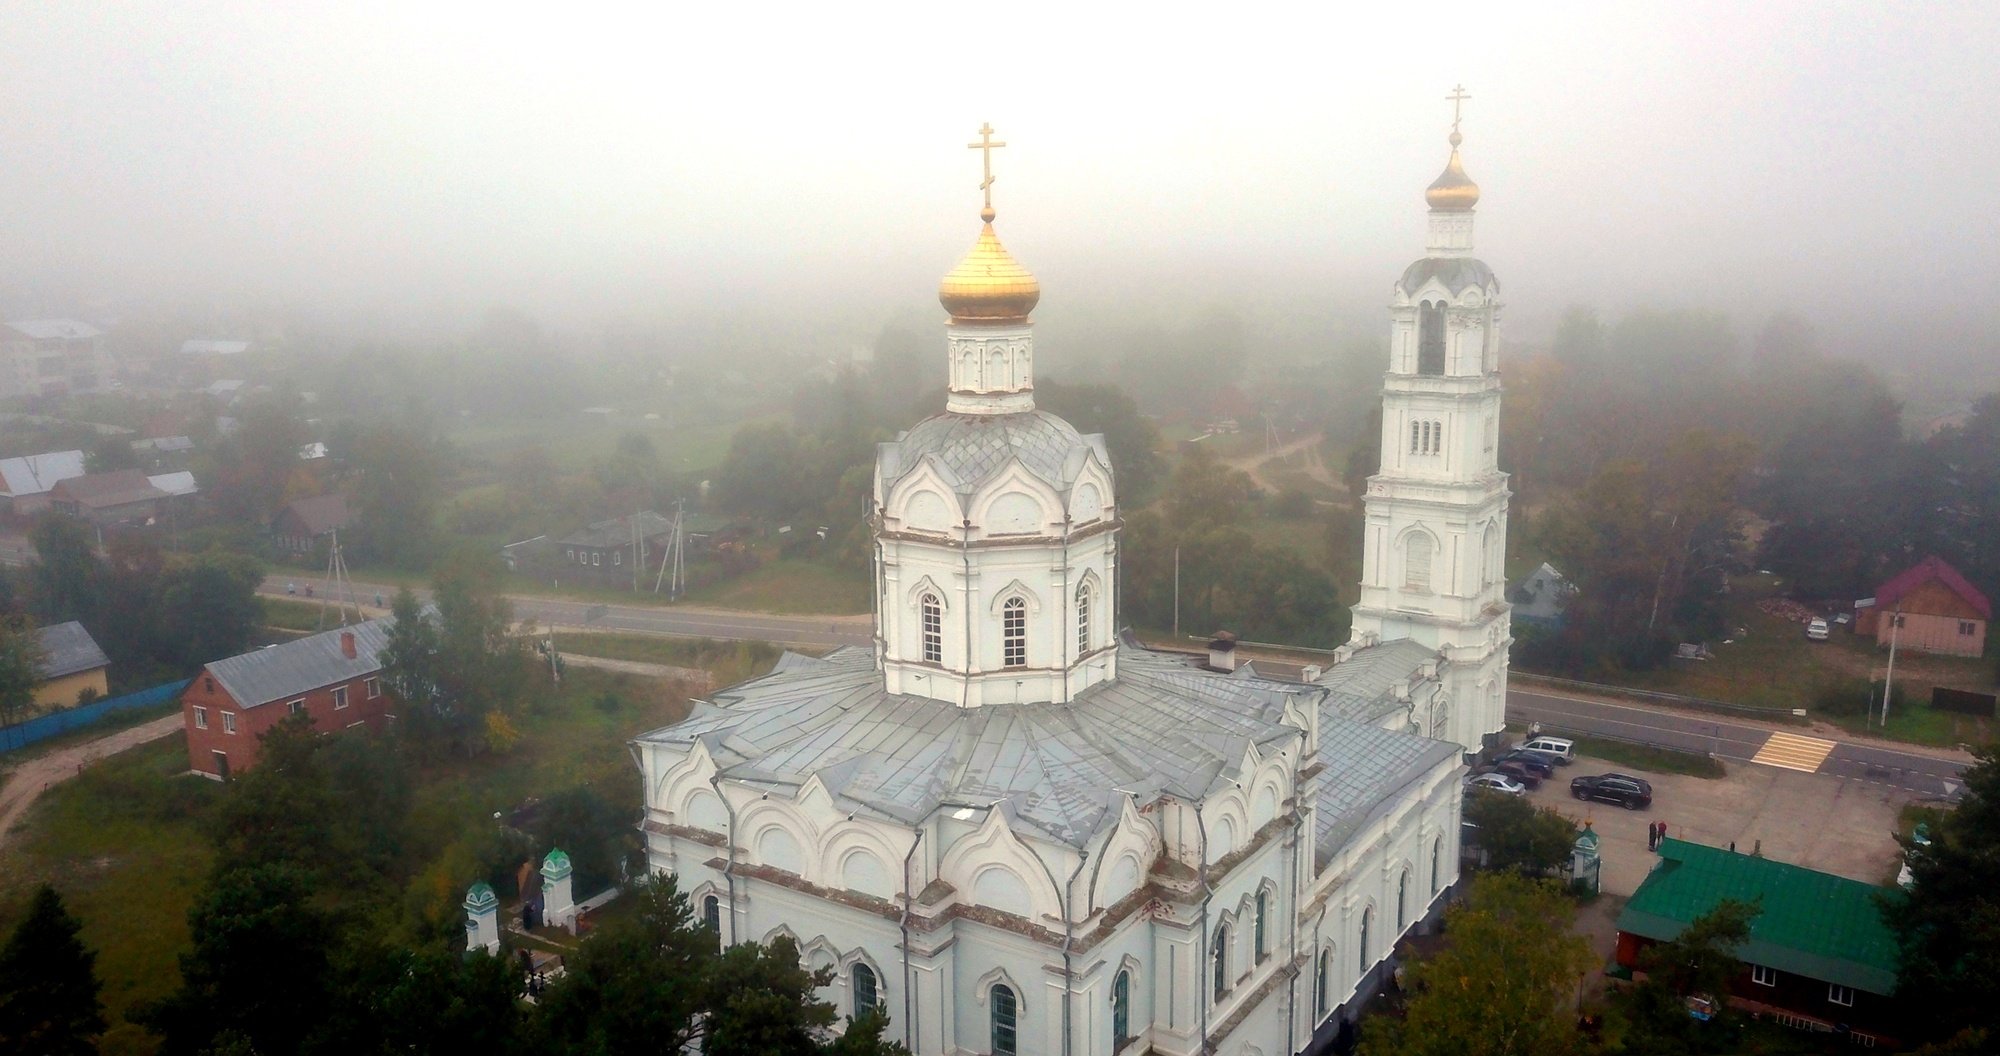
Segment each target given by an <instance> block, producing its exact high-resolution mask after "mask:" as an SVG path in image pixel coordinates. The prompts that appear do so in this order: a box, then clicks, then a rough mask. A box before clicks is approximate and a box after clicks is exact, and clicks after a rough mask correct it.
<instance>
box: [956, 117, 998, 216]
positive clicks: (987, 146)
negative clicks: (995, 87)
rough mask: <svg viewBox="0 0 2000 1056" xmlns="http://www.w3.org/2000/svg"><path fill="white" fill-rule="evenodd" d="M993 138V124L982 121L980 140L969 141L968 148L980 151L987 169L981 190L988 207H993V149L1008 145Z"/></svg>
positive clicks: (980, 184) (981, 181) (981, 160)
mask: <svg viewBox="0 0 2000 1056" xmlns="http://www.w3.org/2000/svg"><path fill="white" fill-rule="evenodd" d="M1006 145H1007V144H1006V143H1003V142H1001V141H1000V140H997V139H994V138H993V126H992V124H990V123H984V122H982V123H981V124H980V126H979V142H977V143H967V144H966V145H965V146H966V149H968V150H976V151H979V152H980V162H981V164H982V166H983V167H984V169H985V178H984V179H982V180H980V181H979V190H980V191H981V192H982V193H984V194H985V195H986V208H988V209H992V208H993V151H994V150H995V149H996V148H999V147H1004V146H1006Z"/></svg>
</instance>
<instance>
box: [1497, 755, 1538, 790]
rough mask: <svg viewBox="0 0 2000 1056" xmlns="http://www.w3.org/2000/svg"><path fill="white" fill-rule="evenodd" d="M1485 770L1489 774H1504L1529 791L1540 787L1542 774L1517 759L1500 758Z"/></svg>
mask: <svg viewBox="0 0 2000 1056" xmlns="http://www.w3.org/2000/svg"><path fill="white" fill-rule="evenodd" d="M1485 772H1486V773H1489V774H1506V775H1507V776H1508V777H1511V778H1513V779H1514V780H1516V781H1519V782H1520V783H1521V784H1523V785H1526V786H1527V788H1528V791H1530V792H1533V791H1534V790H1535V789H1537V788H1540V787H1541V784H1542V775H1541V774H1538V773H1536V772H1535V771H1534V769H1533V768H1532V767H1527V766H1523V765H1521V761H1520V760H1518V759H1502V760H1500V761H1499V762H1497V763H1494V764H1493V765H1492V766H1489V767H1487V768H1486V769H1485Z"/></svg>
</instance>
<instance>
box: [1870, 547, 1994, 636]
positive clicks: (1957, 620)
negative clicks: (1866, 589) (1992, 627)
mask: <svg viewBox="0 0 2000 1056" xmlns="http://www.w3.org/2000/svg"><path fill="white" fill-rule="evenodd" d="M1854 608H1855V619H1854V631H1855V633H1856V634H1863V635H1867V636H1869V637H1871V638H1874V639H1875V642H1876V644H1877V645H1880V646H1883V647H1884V648H1886V647H1887V646H1888V645H1889V643H1890V642H1891V641H1892V640H1893V641H1894V642H1895V643H1896V647H1897V648H1898V649H1915V650H1918V651H1919V652H1925V653H1939V654H1942V655H1944V656H1980V655H1982V654H1984V653H1985V652H1986V624H1987V621H1989V620H1991V619H1992V618H1993V603H1992V602H1990V601H1988V600H1987V599H1986V595H1984V594H1982V593H1980V592H1979V588H1977V587H1975V586H1973V585H1972V583H1971V582H1970V581H1968V580H1967V579H1966V578H1965V577H1964V576H1963V575H1960V574H1959V571H1958V569H1955V568H1953V567H1951V565H1950V564H1948V563H1946V562H1945V560H1944V559H1943V558H1941V557H1937V556H1936V555H1932V556H1930V557H1926V558H1924V559H1923V560H1922V561H1919V562H1917V563H1916V564H1915V565H1914V566H1912V567H1910V568H1909V569H1906V570H1905V571H1903V572H1902V573H1901V574H1900V575H1897V576H1895V577H1894V578H1892V579H1890V580H1889V581H1888V582H1887V583H1884V584H1882V585H1881V586H1880V587H1879V588H1877V589H1876V591H1875V596H1874V597H1872V598H1864V599H1862V600H1861V601H1858V602H1855V604H1854Z"/></svg>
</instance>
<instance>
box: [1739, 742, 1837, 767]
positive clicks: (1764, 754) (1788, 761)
mask: <svg viewBox="0 0 2000 1056" xmlns="http://www.w3.org/2000/svg"><path fill="white" fill-rule="evenodd" d="M1834 747H1835V745H1834V743H1833V742H1832V741H1822V740H1820V739H1819V738H1817V737H1801V736H1799V735H1798V734H1796V733H1773V734H1772V735H1771V739H1770V740H1767V741H1765V742H1764V747H1762V748H1759V749H1757V754H1756V755H1753V756H1751V757H1750V761H1751V762H1753V763H1763V764H1764V765H1765V766H1781V767H1784V768H1785V769H1787V770H1803V771H1805V772H1806V773H1808V774H1810V773H1814V772H1816V771H1818V770H1819V768H1820V764H1822V763H1824V762H1826V757H1827V756H1829V755H1831V754H1833V749H1834Z"/></svg>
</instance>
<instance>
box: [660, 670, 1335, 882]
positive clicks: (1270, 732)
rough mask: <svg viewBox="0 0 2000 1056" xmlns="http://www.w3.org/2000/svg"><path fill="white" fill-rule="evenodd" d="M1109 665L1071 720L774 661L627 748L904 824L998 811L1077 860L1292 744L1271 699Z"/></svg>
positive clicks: (1065, 707) (1180, 673)
mask: <svg viewBox="0 0 2000 1056" xmlns="http://www.w3.org/2000/svg"><path fill="white" fill-rule="evenodd" d="M1118 663H1119V675H1118V678H1117V679H1116V680H1115V681H1112V682H1107V683H1101V684H1099V685H1096V686H1092V687H1091V688H1089V689H1087V690H1085V691H1084V692H1083V693H1081V694H1079V695H1078V696H1077V698H1076V700H1075V701H1074V702H1072V703H1070V704H1052V703H1047V702H1042V703H1032V704H988V705H984V706H982V707H977V708H961V707H958V706H956V705H954V704H951V703H948V702H945V701H939V700H932V699H930V698H927V697H918V696H910V695H905V694H895V693H890V692H888V691H887V690H886V689H885V688H884V687H883V683H882V676H881V673H880V672H878V671H877V670H876V669H875V665H874V661H873V659H872V657H871V656H870V655H869V654H868V653H867V652H866V651H864V650H860V649H841V650H837V651H835V652H834V653H832V654H829V655H828V656H827V657H826V658H825V659H824V660H819V661H813V660H810V659H807V658H803V657H789V658H787V659H786V660H785V661H784V663H783V664H782V665H781V667H780V668H779V669H778V670H775V671H773V672H772V673H771V674H769V675H766V676H764V677H763V678H759V679H754V680H752V681H749V682H745V683H743V684H741V685H737V686H734V687H731V688H729V689H726V690H723V691H721V692H719V693H716V694H714V695H713V696H712V697H711V698H710V702H709V703H705V704H702V705H699V706H697V707H696V709H695V710H694V712H693V714H692V715H690V716H689V717H688V718H687V719H686V720H684V721H682V722H681V723H680V724H678V725H675V726H670V727H667V728H665V729H661V730H655V731H653V732H652V733H649V734H646V735H644V736H643V737H641V738H640V740H641V741H642V742H655V743H661V744H674V745H683V746H692V745H693V743H694V742H695V741H697V740H700V741H702V742H703V743H704V744H706V745H707V747H708V750H709V752H710V754H711V755H712V756H713V757H714V758H715V760H716V763H717V765H718V766H719V767H720V768H721V769H722V772H723V774H724V776H725V777H728V778H731V779H734V780H740V781H746V782H750V783H753V784H762V785H767V786H771V787H773V788H775V789H789V790H792V791H796V789H797V788H798V787H799V786H801V785H803V784H804V783H805V782H806V780H807V779H809V778H811V777H812V776H814V775H818V776H819V778H820V781H821V783H822V784H824V785H825V786H826V787H827V791H828V792H829V793H831V794H832V795H834V796H836V797H841V798H844V799H846V800H848V801H849V802H851V803H854V804H856V805H858V806H860V807H863V808H866V809H869V810H871V811H874V812H877V813H879V814H881V815H884V816H887V817H890V818H894V819H896V820H899V821H902V822H904V823H906V824H914V823H916V822H917V821H919V820H921V819H922V818H924V817H925V816H926V815H928V814H930V813H931V812H932V811H934V810H937V809H939V808H940V807H945V806H980V807H986V806H993V805H996V804H1005V806H1006V809H1008V810H1009V811H1010V813H1011V814H1012V815H1013V816H1014V817H1015V818H1016V819H1018V820H1019V821H1021V822H1023V823H1025V824H1027V825H1029V826H1032V827H1033V828H1035V829H1038V830H1040V831H1041V832H1043V833H1045V834H1046V835H1047V836H1048V837H1050V838H1052V839H1056V840H1060V841H1062V842H1064V843H1067V844H1069V845H1071V846H1082V845H1083V844H1084V843H1085V842H1087V841H1088V840H1089V839H1090V837H1091V836H1092V835H1093V834H1095V833H1097V832H1098V831H1099V830H1100V828H1102V827H1103V826H1105V825H1108V824H1111V823H1112V822H1113V821H1115V820H1116V818H1117V810H1118V799H1119V797H1120V796H1121V795H1123V794H1131V793H1137V794H1139V795H1141V796H1142V797H1147V798H1150V797H1152V796H1154V795H1157V794H1160V793H1167V794H1170V795H1175V796H1180V797H1184V798H1188V799H1200V798H1203V797H1205V796H1207V795H1208V794H1209V793H1210V792H1211V791H1213V790H1214V789H1215V788H1217V787H1219V786H1220V785H1221V784H1223V783H1225V782H1226V781H1228V780H1229V779H1230V776H1231V775H1232V774H1233V773H1234V771H1235V769H1236V766H1237V764H1238V763H1239V762H1240V761H1241V760H1242V758H1243V754H1244V752H1245V751H1246V750H1247V749H1248V748H1249V746H1250V745H1252V744H1256V745H1258V746H1260V750H1261V751H1271V750H1275V749H1277V748H1280V747H1282V746H1283V745H1285V744H1287V743H1290V742H1292V741H1293V740H1294V739H1296V738H1298V737H1300V736H1302V735H1303V733H1302V731H1300V730H1299V729H1297V728H1295V727H1292V726H1288V725H1285V724H1283V723H1282V722H1281V721H1280V720H1281V717H1282V714H1283V711H1284V704H1285V700H1284V696H1285V695H1284V694H1282V693H1275V692H1270V691H1268V690H1264V689H1261V688H1259V687H1256V686H1246V685H1242V684H1239V683H1233V682H1229V681H1226V680H1223V679H1218V678H1212V677H1203V676H1201V675H1200V674H1198V673H1196V672H1191V671H1188V670H1187V669H1185V668H1183V667H1181V666H1180V665H1179V664H1178V663H1177V662H1175V661H1173V660H1165V659H1160V658H1157V657H1154V656H1153V655H1151V654H1148V653H1146V652H1144V651H1143V650H1136V649H1129V648H1127V649H1123V650H1121V651H1120V653H1119V658H1118Z"/></svg>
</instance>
